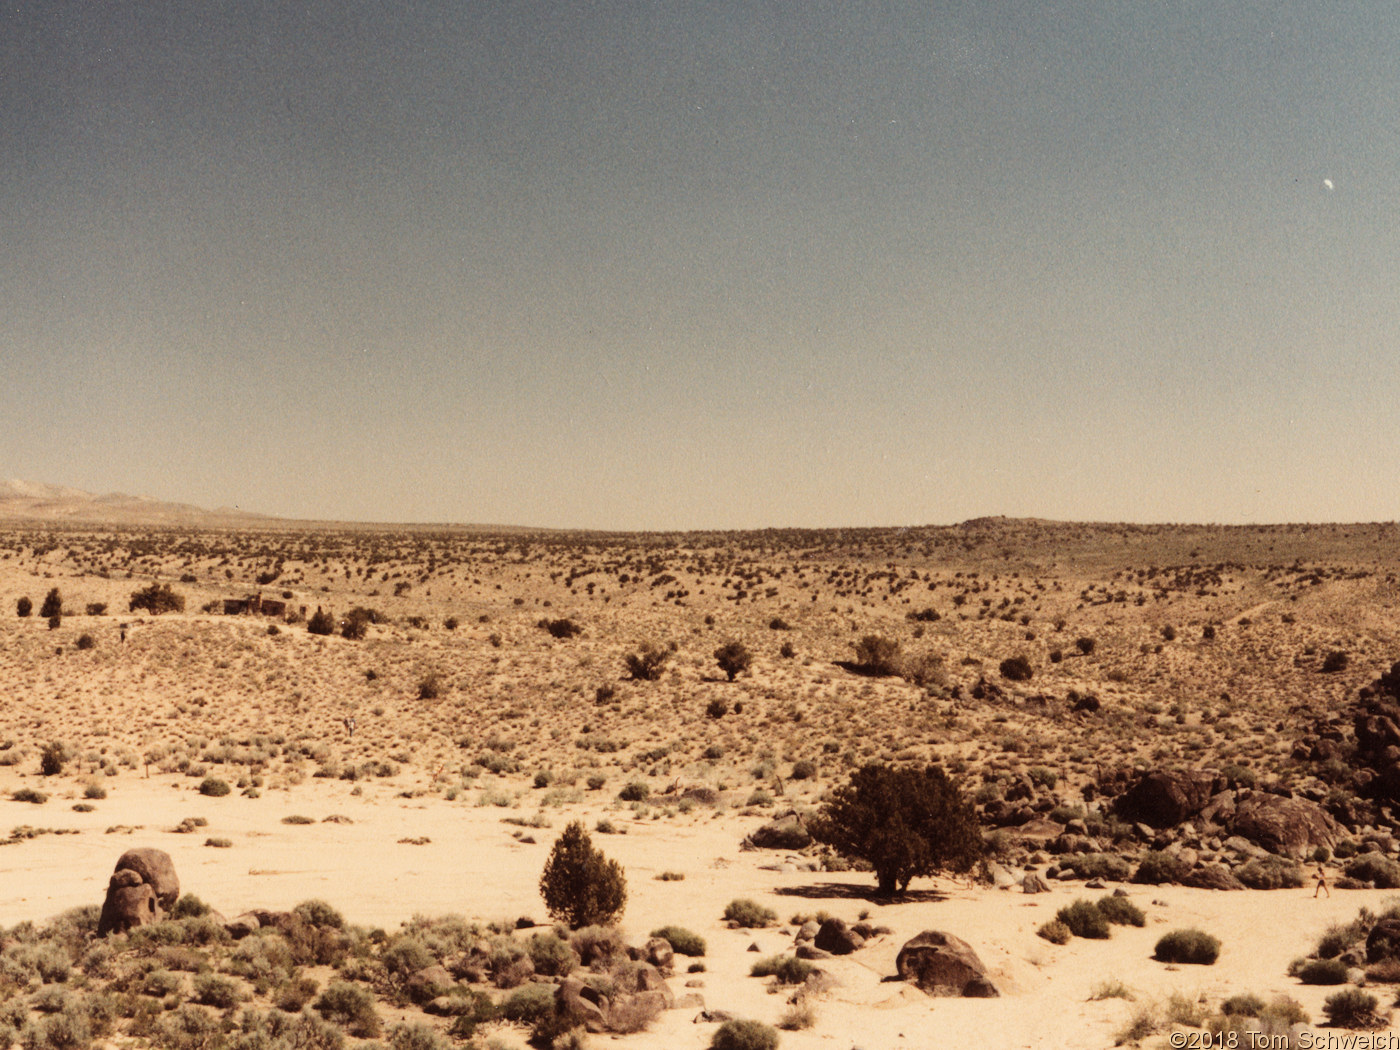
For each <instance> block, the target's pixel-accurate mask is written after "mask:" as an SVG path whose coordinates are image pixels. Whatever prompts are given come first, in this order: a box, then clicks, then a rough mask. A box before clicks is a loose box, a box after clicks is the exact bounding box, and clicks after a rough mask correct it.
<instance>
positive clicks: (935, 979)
mask: <svg viewBox="0 0 1400 1050" xmlns="http://www.w3.org/2000/svg"><path fill="white" fill-rule="evenodd" d="M895 968H896V969H897V970H898V971H899V976H900V977H901V978H902V979H904V980H906V981H909V982H911V983H912V984H914V985H917V986H918V987H919V988H920V989H921V990H922V991H924V992H927V993H928V994H929V995H939V996H953V997H956V996H962V997H965V998H976V999H991V998H995V997H997V996H999V995H1000V994H1001V993H1000V992H998V991H997V989H996V986H995V985H994V984H992V982H991V979H990V978H989V977H988V976H987V969H986V967H985V966H983V965H982V960H981V959H979V958H978V957H977V953H976V952H975V951H973V950H972V946H971V945H970V944H968V943H967V942H966V941H964V940H963V939H962V938H960V937H955V936H953V935H952V934H951V933H944V932H942V931H941V930H925V931H924V932H923V933H920V934H918V935H917V936H915V937H913V938H912V939H910V940H908V941H906V942H905V944H904V947H902V948H900V949H899V955H898V956H897V957H896V959H895Z"/></svg>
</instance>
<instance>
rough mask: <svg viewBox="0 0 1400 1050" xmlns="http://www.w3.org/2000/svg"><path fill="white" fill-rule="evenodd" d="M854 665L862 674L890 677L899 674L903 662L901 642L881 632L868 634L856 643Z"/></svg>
mask: <svg viewBox="0 0 1400 1050" xmlns="http://www.w3.org/2000/svg"><path fill="white" fill-rule="evenodd" d="M855 649H856V658H855V661H854V667H855V669H856V670H857V671H859V672H860V673H861V674H868V675H873V676H875V677H877V678H889V677H892V676H894V675H897V674H899V670H900V666H901V664H902V663H903V661H902V659H901V654H900V650H899V642H898V641H896V640H895V639H893V638H886V637H885V636H884V635H881V634H867V635H864V636H862V638H861V640H860V641H858V642H856V643H855Z"/></svg>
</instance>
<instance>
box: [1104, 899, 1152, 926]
mask: <svg viewBox="0 0 1400 1050" xmlns="http://www.w3.org/2000/svg"><path fill="white" fill-rule="evenodd" d="M1094 907H1096V908H1098V909H1099V914H1101V915H1102V916H1103V917H1104V918H1105V919H1107V920H1108V921H1109V922H1110V923H1112V924H1113V925H1114V926H1145V925H1147V916H1146V915H1144V914H1143V911H1142V909H1141V908H1139V907H1138V906H1137V905H1136V904H1134V903H1133V902H1132V901H1130V900H1129V899H1128V898H1127V897H1115V896H1114V895H1113V894H1109V895H1108V896H1107V897H1100V898H1099V899H1098V900H1097V901H1096V902H1095V903H1094Z"/></svg>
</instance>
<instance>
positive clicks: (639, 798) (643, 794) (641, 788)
mask: <svg viewBox="0 0 1400 1050" xmlns="http://www.w3.org/2000/svg"><path fill="white" fill-rule="evenodd" d="M617 797H618V798H620V799H621V800H622V801H623V802H645V801H646V800H647V799H648V798H650V797H651V787H650V785H648V784H645V783H643V782H642V781H640V780H633V781H631V782H630V783H629V784H627V785H626V786H625V787H623V789H622V790H621V791H619V792H618V793H617Z"/></svg>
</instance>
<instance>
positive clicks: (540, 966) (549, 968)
mask: <svg viewBox="0 0 1400 1050" xmlns="http://www.w3.org/2000/svg"><path fill="white" fill-rule="evenodd" d="M526 947H527V950H528V951H529V953H530V961H531V962H532V963H533V964H534V967H535V972H536V973H540V974H544V975H545V976H546V977H564V976H566V975H567V974H568V973H570V972H571V971H572V970H573V969H574V968H575V967H576V966H578V964H579V957H578V953H577V952H575V951H574V950H573V949H572V948H570V947H569V942H568V941H566V940H564V939H563V938H562V937H560V936H559V935H558V934H556V933H537V934H535V935H534V936H532V937H531V938H530V941H529V944H528V945H527V946H526Z"/></svg>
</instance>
